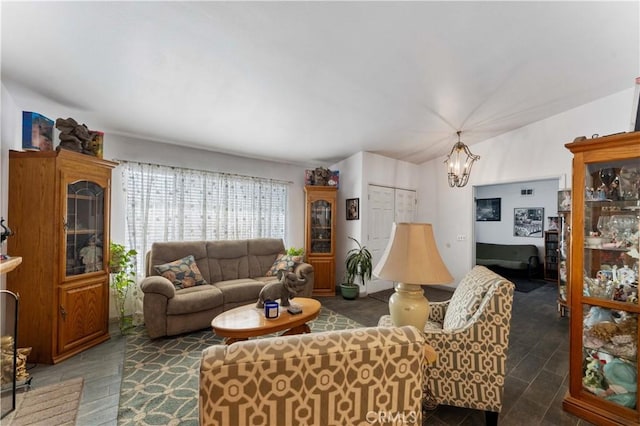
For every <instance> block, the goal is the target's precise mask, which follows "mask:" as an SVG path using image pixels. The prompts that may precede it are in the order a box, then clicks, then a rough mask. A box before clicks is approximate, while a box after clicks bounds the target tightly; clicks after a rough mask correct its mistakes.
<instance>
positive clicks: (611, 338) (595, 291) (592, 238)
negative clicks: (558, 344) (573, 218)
mask: <svg viewBox="0 0 640 426" xmlns="http://www.w3.org/2000/svg"><path fill="white" fill-rule="evenodd" d="M585 186H586V188H585V189H584V191H585V193H584V200H585V201H584V230H583V232H584V248H583V256H582V259H583V264H582V269H583V289H582V352H583V369H582V371H583V375H582V387H583V389H584V390H586V391H587V392H589V393H590V394H592V395H595V397H597V398H598V399H601V400H604V401H607V402H609V403H613V404H616V405H619V406H622V407H627V408H630V409H633V410H636V409H637V381H638V378H637V376H638V374H637V373H638V358H637V346H638V345H637V344H638V342H637V340H638V312H639V309H638V264H639V261H640V259H639V258H640V254H639V251H640V243H639V237H640V220H639V215H640V201H639V200H640V159H637V158H636V159H629V160H620V161H612V162H606V163H605V162H603V163H590V164H586V167H585Z"/></svg>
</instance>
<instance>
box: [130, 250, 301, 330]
mask: <svg viewBox="0 0 640 426" xmlns="http://www.w3.org/2000/svg"><path fill="white" fill-rule="evenodd" d="M280 269H289V270H292V271H293V272H294V273H296V275H298V277H300V278H304V279H306V285H305V286H304V289H303V290H302V291H301V292H300V293H299V294H298V295H297V296H300V297H310V296H311V292H312V290H313V282H314V276H313V267H312V266H311V265H310V264H308V263H304V262H303V258H302V257H301V256H288V255H286V254H285V247H284V243H283V241H282V240H280V239H275V238H257V239H248V240H235V241H181V242H160V243H154V244H153V245H152V247H151V250H150V251H149V253H148V254H147V264H146V271H145V272H146V277H145V278H144V279H143V280H142V282H141V284H140V287H141V289H142V292H143V293H144V298H143V313H144V322H145V326H146V329H147V332H148V334H149V336H150V337H151V338H157V337H161V336H173V335H177V334H181V333H186V332H190V331H195V330H200V329H203V328H207V327H209V326H210V325H211V320H212V319H213V318H214V317H215V316H216V315H218V314H220V313H221V312H223V311H226V310H229V309H232V308H235V307H238V306H241V305H246V304H249V303H254V302H256V301H257V300H258V294H259V293H260V290H261V289H262V287H264V286H265V285H266V284H268V283H271V282H274V281H277V280H278V278H277V271H278V270H280ZM294 302H295V299H294Z"/></svg>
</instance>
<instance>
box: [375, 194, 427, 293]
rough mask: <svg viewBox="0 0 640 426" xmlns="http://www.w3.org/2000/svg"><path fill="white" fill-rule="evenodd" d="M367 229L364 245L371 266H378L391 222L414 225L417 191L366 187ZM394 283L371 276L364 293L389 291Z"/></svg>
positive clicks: (389, 231) (387, 240) (387, 238)
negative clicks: (370, 259)
mask: <svg viewBox="0 0 640 426" xmlns="http://www.w3.org/2000/svg"><path fill="white" fill-rule="evenodd" d="M368 197H369V202H368V203H367V205H368V209H367V214H368V216H367V217H368V230H367V242H366V246H367V248H368V249H369V251H370V252H371V257H372V260H373V265H374V267H375V265H377V264H378V261H380V258H381V257H382V253H383V252H384V249H385V248H386V247H387V243H388V242H389V236H390V235H391V225H393V222H413V221H414V220H415V216H416V192H415V191H409V190H406V189H398V188H389V187H385V186H377V185H369V189H368ZM392 286H393V283H392V282H390V281H385V280H380V279H378V278H376V277H371V281H369V282H368V283H367V293H375V292H376V291H381V290H384V289H387V288H391V287H392Z"/></svg>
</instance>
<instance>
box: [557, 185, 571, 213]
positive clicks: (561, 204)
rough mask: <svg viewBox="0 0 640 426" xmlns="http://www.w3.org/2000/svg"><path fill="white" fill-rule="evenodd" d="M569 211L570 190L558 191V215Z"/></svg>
mask: <svg viewBox="0 0 640 426" xmlns="http://www.w3.org/2000/svg"><path fill="white" fill-rule="evenodd" d="M570 211H571V190H570V189H561V190H560V191H558V213H560V212H570Z"/></svg>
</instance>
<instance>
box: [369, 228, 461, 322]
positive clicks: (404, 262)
mask: <svg viewBox="0 0 640 426" xmlns="http://www.w3.org/2000/svg"><path fill="white" fill-rule="evenodd" d="M373 273H374V275H376V276H377V277H380V278H382V279H385V280H391V281H396V284H395V286H394V287H395V292H394V293H393V294H392V295H391V297H390V298H389V313H390V314H391V321H392V322H393V324H394V325H395V326H403V325H412V326H414V327H416V328H417V329H418V330H423V329H424V326H425V324H426V322H427V318H429V311H430V308H429V301H428V300H427V298H426V297H425V296H424V291H423V290H422V287H421V285H422V284H447V283H450V282H451V281H453V277H452V276H451V274H450V273H449V270H448V269H447V267H446V266H445V265H444V262H443V261H442V258H441V257H440V253H439V252H438V248H437V247H436V241H435V238H433V227H432V226H431V224H430V223H398V224H395V223H394V224H393V227H392V228H391V238H390V239H389V244H388V245H387V248H386V249H385V251H384V253H383V254H382V258H381V259H380V262H378V264H377V265H376V267H375V268H374V269H373Z"/></svg>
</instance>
